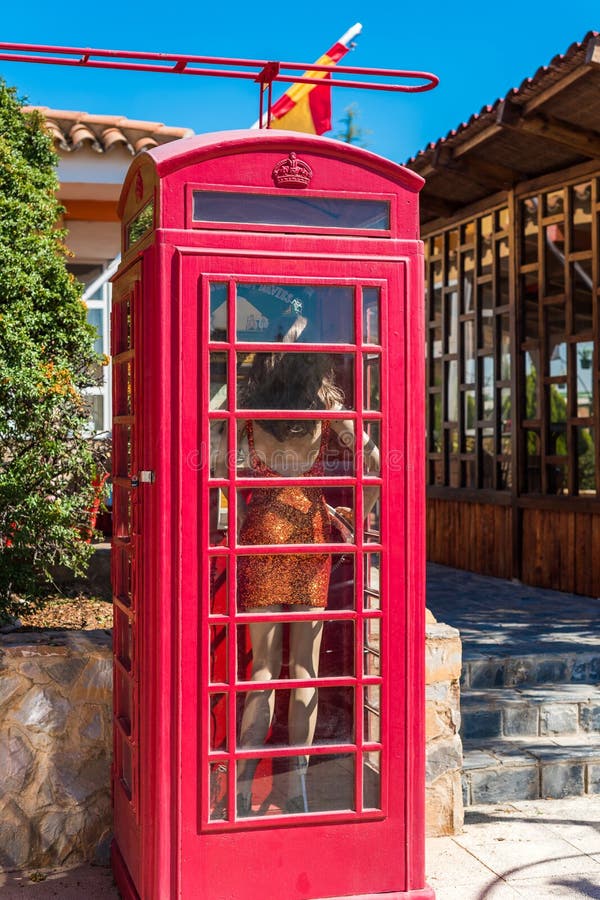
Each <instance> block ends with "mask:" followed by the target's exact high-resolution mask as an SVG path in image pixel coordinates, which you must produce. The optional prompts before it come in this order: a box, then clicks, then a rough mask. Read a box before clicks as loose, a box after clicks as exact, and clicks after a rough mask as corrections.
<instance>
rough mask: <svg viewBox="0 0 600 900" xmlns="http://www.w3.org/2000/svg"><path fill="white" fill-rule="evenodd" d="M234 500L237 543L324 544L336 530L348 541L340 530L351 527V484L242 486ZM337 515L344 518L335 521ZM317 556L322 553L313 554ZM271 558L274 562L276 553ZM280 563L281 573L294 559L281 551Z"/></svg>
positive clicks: (334, 538) (338, 517) (317, 557)
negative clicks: (326, 485)
mask: <svg viewBox="0 0 600 900" xmlns="http://www.w3.org/2000/svg"><path fill="white" fill-rule="evenodd" d="M259 474H260V473H259ZM313 474H314V472H313ZM213 490H214V489H213ZM366 490H373V488H366ZM237 501H238V523H237V524H238V539H239V542H240V544H243V545H248V544H270V545H273V546H276V545H278V544H323V543H328V542H329V541H335V540H338V539H340V537H339V535H338V534H336V531H337V532H340V534H342V535H343V536H344V537H348V540H344V543H350V538H351V535H344V534H343V532H344V527H345V528H346V530H348V528H350V531H351V530H352V518H353V510H354V508H355V506H354V488H351V487H342V488H335V487H325V488H321V487H320V486H319V485H298V484H290V485H284V486H282V487H274V488H271V487H260V488H252V489H251V490H248V489H247V488H242V489H240V490H239V491H238V492H237ZM330 501H331V502H330ZM340 518H341V519H343V520H345V522H344V521H341V522H340V521H338V520H339V519H340ZM320 558H321V554H317V556H315V559H320ZM271 559H272V564H273V565H274V564H275V562H276V559H275V555H274V556H273V557H271ZM267 562H268V560H265V561H264V565H265V567H267ZM321 562H322V563H324V560H321ZM280 565H281V573H282V574H283V573H284V571H285V569H286V568H287V567H288V566H291V565H293V560H292V559H290V558H289V557H288V554H282V555H281V563H280ZM253 566H254V564H253V565H252V566H251V568H253ZM319 568H321V567H319Z"/></svg>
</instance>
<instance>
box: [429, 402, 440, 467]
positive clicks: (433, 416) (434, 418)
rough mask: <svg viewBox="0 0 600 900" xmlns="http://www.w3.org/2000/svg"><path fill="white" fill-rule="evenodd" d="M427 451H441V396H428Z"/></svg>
mask: <svg viewBox="0 0 600 900" xmlns="http://www.w3.org/2000/svg"><path fill="white" fill-rule="evenodd" d="M429 449H430V451H431V452H432V453H441V451H442V395H441V394H430V396H429Z"/></svg>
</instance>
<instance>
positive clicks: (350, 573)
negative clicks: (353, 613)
mask: <svg viewBox="0 0 600 900" xmlns="http://www.w3.org/2000/svg"><path fill="white" fill-rule="evenodd" d="M354 585H355V572H354V556H353V554H352V553H343V554H338V553H334V554H333V555H332V557H331V574H330V576H329V594H328V597H327V608H328V609H332V610H340V611H341V610H345V609H355V597H354Z"/></svg>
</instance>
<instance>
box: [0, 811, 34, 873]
mask: <svg viewBox="0 0 600 900" xmlns="http://www.w3.org/2000/svg"><path fill="white" fill-rule="evenodd" d="M0 822H1V823H2V824H1V828H2V840H0V868H2V869H21V868H24V867H25V866H27V865H28V864H29V860H30V859H31V851H32V847H33V837H34V835H33V829H32V827H31V823H30V821H29V816H28V815H25V813H24V812H23V811H22V810H21V809H20V807H19V806H18V805H17V804H16V803H15V801H14V800H9V801H8V803H6V804H5V805H3V804H1V803H0Z"/></svg>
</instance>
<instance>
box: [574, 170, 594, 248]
mask: <svg viewBox="0 0 600 900" xmlns="http://www.w3.org/2000/svg"><path fill="white" fill-rule="evenodd" d="M591 246H592V185H591V183H590V182H589V181H588V182H586V183H585V184H576V185H575V186H574V187H572V188H571V253H577V252H579V251H580V250H589V249H590V248H591Z"/></svg>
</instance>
